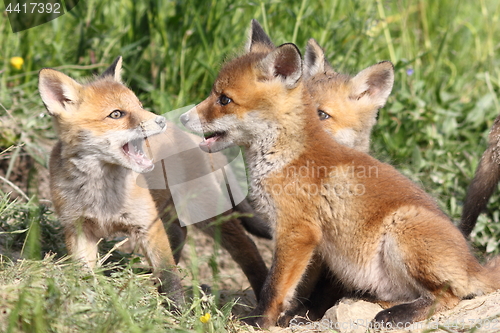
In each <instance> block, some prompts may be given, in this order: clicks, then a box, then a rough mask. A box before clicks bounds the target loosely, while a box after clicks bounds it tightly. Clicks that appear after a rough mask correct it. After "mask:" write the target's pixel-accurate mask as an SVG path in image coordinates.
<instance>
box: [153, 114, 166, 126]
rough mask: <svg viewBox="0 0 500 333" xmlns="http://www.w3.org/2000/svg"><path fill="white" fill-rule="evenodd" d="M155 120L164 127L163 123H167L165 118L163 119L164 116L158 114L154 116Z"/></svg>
mask: <svg viewBox="0 0 500 333" xmlns="http://www.w3.org/2000/svg"><path fill="white" fill-rule="evenodd" d="M155 122H156V123H157V124H158V126H160V127H165V125H166V124H167V119H165V118H164V117H161V116H158V117H156V119H155Z"/></svg>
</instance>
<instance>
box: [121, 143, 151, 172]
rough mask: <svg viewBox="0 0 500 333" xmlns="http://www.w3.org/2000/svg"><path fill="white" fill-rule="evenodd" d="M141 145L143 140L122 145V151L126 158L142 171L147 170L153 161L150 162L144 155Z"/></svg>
mask: <svg viewBox="0 0 500 333" xmlns="http://www.w3.org/2000/svg"><path fill="white" fill-rule="evenodd" d="M143 144H144V140H143V139H136V140H132V141H129V142H127V143H126V144H124V145H123V147H122V149H123V152H124V153H125V155H126V156H128V157H129V158H130V159H131V160H132V161H133V162H134V163H136V164H137V165H139V166H140V167H141V168H143V169H148V168H150V167H151V166H152V165H153V161H151V160H150V159H149V158H148V157H147V156H146V154H145V153H144V149H143Z"/></svg>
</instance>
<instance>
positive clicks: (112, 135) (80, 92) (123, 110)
mask: <svg viewBox="0 0 500 333" xmlns="http://www.w3.org/2000/svg"><path fill="white" fill-rule="evenodd" d="M121 64H122V58H121V57H118V58H117V59H116V60H115V61H114V63H113V64H112V65H111V66H110V67H109V68H108V69H107V70H106V71H105V72H104V73H103V74H102V75H101V76H100V77H97V78H96V79H94V80H92V81H91V82H88V83H85V84H80V83H78V82H76V81H75V80H73V79H72V78H70V77H69V76H67V75H64V74H63V73H61V72H58V71H56V70H53V69H50V68H44V69H42V70H41V71H40V75H39V85H38V88H39V91H40V95H41V97H42V100H43V103H44V104H45V107H46V108H47V111H48V113H49V114H50V115H51V116H52V118H53V119H54V123H55V127H56V130H57V132H58V135H59V140H60V142H61V154H62V157H63V158H71V157H72V156H75V155H77V154H78V156H79V157H85V158H89V159H98V160H99V161H100V162H103V163H109V164H116V165H120V166H123V167H125V168H129V169H132V170H133V171H135V172H140V173H142V172H147V171H150V170H152V169H153V161H152V160H151V159H149V158H148V157H146V154H145V153H144V149H143V148H144V147H143V146H144V140H145V139H146V138H147V137H148V136H151V135H155V134H158V133H161V132H163V131H164V130H165V129H166V126H167V125H166V120H165V118H163V117H161V116H157V115H155V114H153V113H151V112H149V111H146V110H144V109H143V108H142V104H141V102H140V101H139V99H138V98H137V96H136V95H135V94H134V93H133V92H132V91H131V90H130V89H128V88H127V87H126V86H125V85H123V84H122V83H121V76H120V72H121ZM83 155H85V156H83Z"/></svg>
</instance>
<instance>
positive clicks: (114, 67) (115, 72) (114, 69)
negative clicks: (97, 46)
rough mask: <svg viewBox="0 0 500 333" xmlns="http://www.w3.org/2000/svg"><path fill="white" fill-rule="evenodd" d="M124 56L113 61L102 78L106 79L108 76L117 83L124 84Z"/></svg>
mask: <svg viewBox="0 0 500 333" xmlns="http://www.w3.org/2000/svg"><path fill="white" fill-rule="evenodd" d="M122 60H123V58H122V56H119V57H118V58H116V59H115V61H113V63H112V64H111V66H109V67H108V68H107V69H106V70H105V71H104V72H103V73H102V74H101V77H102V78H105V77H107V76H111V77H112V78H113V79H114V80H115V81H116V82H120V83H121V82H122V75H121V72H122Z"/></svg>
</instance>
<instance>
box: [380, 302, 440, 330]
mask: <svg viewBox="0 0 500 333" xmlns="http://www.w3.org/2000/svg"><path fill="white" fill-rule="evenodd" d="M433 303H434V302H433V300H432V299H430V298H423V297H420V298H417V299H416V300H414V301H413V302H411V303H404V304H399V305H396V306H393V307H391V308H389V309H385V310H383V311H380V312H379V313H378V314H377V315H376V316H375V319H374V320H373V321H374V322H376V323H379V324H380V325H382V326H383V327H390V326H391V325H392V326H394V325H399V326H401V325H403V327H404V325H405V324H407V323H413V322H415V321H418V320H422V319H424V318H426V317H428V316H429V315H431V314H432V312H431V310H432V305H433Z"/></svg>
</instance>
